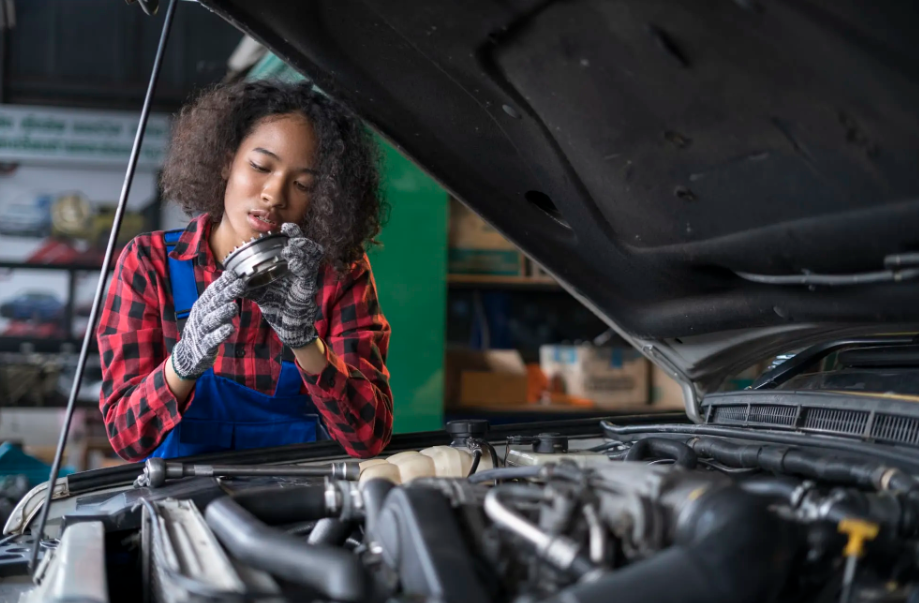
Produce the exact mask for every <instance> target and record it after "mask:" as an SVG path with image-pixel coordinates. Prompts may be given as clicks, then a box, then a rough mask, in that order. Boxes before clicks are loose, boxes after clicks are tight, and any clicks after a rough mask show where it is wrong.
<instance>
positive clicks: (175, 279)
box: [163, 230, 199, 336]
mask: <svg viewBox="0 0 919 603" xmlns="http://www.w3.org/2000/svg"><path fill="white" fill-rule="evenodd" d="M182 232H183V231H182V230H168V231H166V232H164V233H163V242H164V243H166V271H167V272H168V273H169V287H170V289H172V305H173V307H174V308H175V318H176V327H177V328H178V330H179V336H181V335H182V329H183V328H184V327H185V321H186V320H188V314H189V313H190V312H191V307H192V306H193V305H195V302H196V301H198V293H199V292H198V283H197V281H196V280H195V265H194V260H177V259H175V258H173V257H171V256H170V255H169V254H170V253H172V250H173V249H175V246H176V243H178V242H179V238H180V237H181V236H182Z"/></svg>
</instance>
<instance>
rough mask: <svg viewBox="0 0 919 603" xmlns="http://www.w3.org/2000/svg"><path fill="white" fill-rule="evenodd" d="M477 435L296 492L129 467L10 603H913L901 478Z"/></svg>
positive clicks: (882, 468)
mask: <svg viewBox="0 0 919 603" xmlns="http://www.w3.org/2000/svg"><path fill="white" fill-rule="evenodd" d="M487 429H488V426H487V424H481V423H476V422H463V423H461V424H458V425H451V426H450V429H449V431H450V435H451V437H452V438H453V441H452V442H451V443H450V445H449V446H446V445H444V446H431V447H427V448H423V449H418V450H409V451H403V452H399V453H396V454H392V455H390V456H388V457H386V458H379V459H372V460H368V461H364V462H361V463H357V462H347V463H342V462H336V463H332V464H325V465H319V464H315V465H312V466H311V465H308V464H306V465H298V466H295V467H300V468H301V469H303V468H307V469H306V470H305V473H308V474H309V475H303V474H293V475H287V476H285V475H281V474H282V473H283V472H284V470H285V467H284V466H280V467H279V466H275V467H273V468H272V467H270V466H258V467H254V468H252V471H251V474H249V475H245V474H233V475H222V473H232V472H231V471H230V470H229V469H226V470H222V469H221V468H220V467H219V466H217V465H198V466H192V465H190V464H186V465H184V466H183V465H182V463H179V462H174V461H162V460H160V459H155V460H153V462H151V461H148V463H147V466H146V471H145V474H144V475H143V476H141V477H140V478H138V480H137V482H136V483H135V485H134V487H133V488H129V489H124V488H122V489H121V490H119V491H114V492H101V493H96V494H91V495H84V496H81V497H79V498H78V499H77V501H76V503H75V505H74V508H73V509H72V510H70V511H68V512H65V513H64V514H63V515H62V516H61V517H60V522H59V527H60V530H61V537H60V541H59V542H58V543H56V546H55V547H54V548H49V549H48V551H47V552H46V553H45V554H44V555H43V557H42V560H41V563H40V565H39V567H38V570H37V572H36V573H35V582H36V584H37V586H34V585H31V586H34V588H31V589H30V590H28V591H27V592H24V593H23V594H22V595H21V597H22V598H21V599H20V600H21V601H39V600H41V601H49V600H53V601H57V600H61V601H63V600H65V599H66V600H74V599H73V597H74V596H77V595H79V596H80V597H83V599H81V600H87V601H118V600H135V601H136V600H141V599H142V598H143V599H144V600H146V601H154V602H161V601H162V602H165V601H215V600H227V601H250V600H266V599H267V600H272V601H303V600H322V601H345V602H349V603H357V602H364V601H368V602H377V601H379V602H383V601H444V602H450V601H513V602H515V603H529V602H536V601H552V602H559V603H561V602H565V603H595V602H596V603H599V602H600V601H636V602H637V601H672V602H674V603H676V602H681V603H689V602H696V601H698V602H717V601H725V602H726V601H763V602H765V601H827V602H832V601H844V602H868V601H883V602H895V601H903V602H909V601H915V600H917V597H919V588H917V548H916V547H917V544H919V541H917V536H919V494H917V493H919V488H917V482H916V480H915V478H913V477H912V475H911V474H910V471H909V470H908V469H907V468H904V466H903V465H902V464H898V463H893V462H884V461H882V460H878V459H876V458H871V457H870V456H866V455H853V454H846V453H841V452H839V451H834V450H828V449H819V448H816V447H813V446H792V445H785V444H776V443H768V442H761V441H753V436H751V438H750V440H749V441H743V440H741V439H738V438H728V437H719V436H705V435H693V434H685V433H683V434H681V433H667V432H666V431H663V432H660V433H654V434H645V435H643V436H642V437H628V438H626V437H619V435H618V434H617V431H616V428H615V426H614V425H612V424H609V423H604V431H605V435H606V436H607V437H605V438H603V439H600V438H577V437H569V436H566V435H562V434H557V433H541V434H537V435H511V436H508V437H506V438H504V441H502V442H500V443H499V442H494V441H493V440H492V443H490V440H489V438H488V433H487ZM676 431H678V430H676ZM310 467H312V468H310ZM242 471H243V473H245V471H244V470H242ZM208 472H210V473H208ZM310 473H311V474H310ZM7 538H9V536H8V537H7ZM2 552H3V551H0V560H2V558H3V557H2ZM0 569H2V568H0ZM5 574H6V575H9V572H5Z"/></svg>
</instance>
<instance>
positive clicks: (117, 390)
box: [96, 239, 191, 461]
mask: <svg viewBox="0 0 919 603" xmlns="http://www.w3.org/2000/svg"><path fill="white" fill-rule="evenodd" d="M155 275H156V272H155V271H154V269H153V265H152V262H151V260H150V256H149V252H148V249H145V248H144V247H143V246H141V245H139V244H138V243H137V239H135V240H134V241H132V242H131V243H129V244H128V245H127V246H126V247H125V249H124V251H123V252H122V254H121V257H120V258H119V259H118V263H117V264H116V266H115V272H114V275H113V277H112V282H111V283H110V285H109V289H108V293H107V295H106V298H105V303H104V305H103V307H102V312H101V317H100V319H99V326H98V327H97V330H96V337H97V340H98V342H99V354H100V356H101V359H102V391H101V393H100V399H99V406H100V410H101V411H102V417H103V420H104V421H105V428H106V433H107V435H108V439H109V442H111V444H112V448H113V449H114V450H115V452H116V453H117V454H118V456H120V457H121V458H123V459H125V460H128V461H139V460H143V459H144V458H146V457H147V456H149V454H150V453H151V452H153V450H154V449H155V448H156V447H157V446H158V445H159V443H160V442H161V441H162V439H163V437H164V435H165V434H166V433H168V432H169V431H170V430H171V429H172V428H173V427H175V426H176V425H177V424H178V423H179V421H180V420H181V412H180V408H179V404H178V401H177V400H176V397H175V395H173V393H172V391H171V390H170V389H169V386H168V385H167V384H166V376H165V361H166V358H167V354H166V348H165V342H164V339H163V326H162V319H161V316H160V300H159V294H158V290H157V284H156V276H155ZM190 400H191V397H189V400H187V401H186V402H185V403H183V404H182V407H183V408H184V407H185V406H187V404H188V402H189V401H190Z"/></svg>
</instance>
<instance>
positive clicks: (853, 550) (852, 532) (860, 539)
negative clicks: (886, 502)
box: [838, 519, 878, 557]
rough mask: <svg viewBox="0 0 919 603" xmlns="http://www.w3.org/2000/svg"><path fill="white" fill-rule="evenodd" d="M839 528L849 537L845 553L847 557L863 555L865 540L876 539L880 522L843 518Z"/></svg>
mask: <svg viewBox="0 0 919 603" xmlns="http://www.w3.org/2000/svg"><path fill="white" fill-rule="evenodd" d="M838 530H839V532H840V533H841V534H846V535H847V536H848V537H849V542H848V543H847V544H846V550H845V551H844V553H843V554H844V555H845V556H846V557H861V556H862V555H864V554H865V542H867V541H869V540H874V539H875V537H876V536H877V535H878V524H876V523H872V522H870V521H864V520H862V519H843V520H842V521H840V522H839V526H838Z"/></svg>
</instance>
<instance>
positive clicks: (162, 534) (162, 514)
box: [141, 499, 281, 603]
mask: <svg viewBox="0 0 919 603" xmlns="http://www.w3.org/2000/svg"><path fill="white" fill-rule="evenodd" d="M143 515H144V518H143V528H142V530H141V538H142V555H143V561H142V571H143V576H144V591H145V592H146V593H150V594H152V600H153V601H154V602H155V603H187V602H193V601H208V600H213V597H212V594H213V593H224V594H226V595H232V594H234V593H235V594H238V595H239V596H240V598H242V597H243V596H244V595H245V594H246V593H249V592H251V591H253V590H256V591H258V592H260V593H275V592H277V593H280V589H279V587H278V585H277V583H276V582H275V581H274V580H273V579H272V578H271V576H269V575H268V574H266V573H264V572H261V571H259V570H254V569H251V568H248V569H247V570H246V572H245V576H243V575H241V573H240V571H239V569H240V568H238V567H236V565H235V564H234V563H233V561H232V560H231V559H230V558H229V557H228V556H227V554H226V553H225V552H224V550H223V548H222V547H221V546H220V543H219V542H217V539H216V537H215V536H214V534H213V532H211V530H210V528H208V527H207V524H206V523H205V521H204V517H202V516H201V513H200V512H199V511H198V508H197V507H196V506H195V505H194V503H192V502H191V501H188V500H175V499H167V500H163V501H157V502H154V503H150V504H149V505H144V510H143ZM152 522H156V524H157V528H158V529H154V528H153V525H152ZM189 584H194V585H196V586H202V587H207V588H209V589H210V593H208V591H204V590H202V589H198V590H197V591H196V590H194V589H190V588H189ZM278 600H281V597H280V595H279V597H278Z"/></svg>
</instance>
